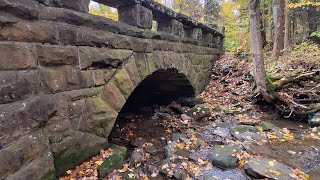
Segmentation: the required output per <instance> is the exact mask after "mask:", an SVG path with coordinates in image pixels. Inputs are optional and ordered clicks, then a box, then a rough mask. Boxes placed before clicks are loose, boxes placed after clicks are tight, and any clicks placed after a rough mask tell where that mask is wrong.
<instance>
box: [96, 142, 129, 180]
mask: <svg viewBox="0 0 320 180" xmlns="http://www.w3.org/2000/svg"><path fill="white" fill-rule="evenodd" d="M111 148H112V149H113V150H114V154H113V155H112V156H110V157H108V158H107V159H106V160H105V161H104V162H103V163H102V164H101V165H100V166H99V167H98V176H99V178H100V179H102V178H103V177H106V176H107V175H108V174H109V173H111V172H112V171H113V170H115V169H117V168H120V167H121V166H122V164H123V161H124V157H125V155H126V151H127V148H125V147H121V146H112V147H111Z"/></svg>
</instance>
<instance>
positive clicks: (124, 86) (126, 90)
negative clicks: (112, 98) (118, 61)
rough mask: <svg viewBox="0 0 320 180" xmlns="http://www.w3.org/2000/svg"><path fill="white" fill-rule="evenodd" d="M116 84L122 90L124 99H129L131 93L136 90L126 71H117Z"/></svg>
mask: <svg viewBox="0 0 320 180" xmlns="http://www.w3.org/2000/svg"><path fill="white" fill-rule="evenodd" d="M114 82H115V83H116V86H117V87H118V88H119V89H120V91H121V92H122V94H123V95H124V97H125V98H126V99H128V98H129V96H130V94H131V92H132V91H133V90H134V86H133V83H132V82H131V78H130V76H129V74H128V73H127V71H126V70H125V69H119V70H117V72H116V74H115V76H114Z"/></svg>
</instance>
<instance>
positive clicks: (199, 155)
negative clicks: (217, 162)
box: [189, 148, 212, 163]
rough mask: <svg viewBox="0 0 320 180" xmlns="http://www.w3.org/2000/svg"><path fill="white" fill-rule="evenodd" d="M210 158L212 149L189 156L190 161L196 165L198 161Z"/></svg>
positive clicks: (198, 151)
mask: <svg viewBox="0 0 320 180" xmlns="http://www.w3.org/2000/svg"><path fill="white" fill-rule="evenodd" d="M211 158H212V149H211V148H208V149H204V150H197V151H195V152H193V153H191V155H190V156H189V159H190V160H193V161H194V162H195V163H198V159H203V160H209V159H211Z"/></svg>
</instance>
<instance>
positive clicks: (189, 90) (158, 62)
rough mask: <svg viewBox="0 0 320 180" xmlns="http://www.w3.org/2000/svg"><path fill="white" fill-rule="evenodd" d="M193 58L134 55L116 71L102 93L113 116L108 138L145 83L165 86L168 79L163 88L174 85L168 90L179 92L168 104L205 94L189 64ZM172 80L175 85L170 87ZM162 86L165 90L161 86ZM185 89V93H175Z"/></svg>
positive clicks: (107, 130)
mask: <svg viewBox="0 0 320 180" xmlns="http://www.w3.org/2000/svg"><path fill="white" fill-rule="evenodd" d="M190 58H194V56H192V55H190V54H189V55H188V54H180V53H174V52H164V51H159V52H157V51H156V52H153V53H134V54H133V55H132V56H131V57H130V58H129V59H128V61H127V62H126V63H125V65H124V66H123V67H122V68H121V69H117V70H116V71H115V72H114V75H113V77H112V78H111V79H110V80H109V81H108V83H107V84H106V85H104V86H103V88H102V90H101V92H100V95H99V99H100V100H101V101H102V102H103V104H105V105H104V108H106V109H105V112H109V113H110V115H109V117H110V118H109V120H108V124H105V129H104V132H105V133H104V135H105V136H106V137H107V136H108V135H109V134H110V132H111V130H112V128H113V125H114V123H115V120H116V118H117V115H118V113H120V111H121V110H122V108H123V107H124V106H125V104H126V102H127V101H128V100H129V101H130V96H131V95H132V94H134V93H135V92H136V90H137V89H139V87H140V88H141V85H143V84H144V83H150V82H151V81H158V83H161V82H160V81H163V82H162V83H164V81H165V80H168V82H166V83H165V84H162V86H171V87H167V88H177V89H176V91H175V92H171V94H169V96H171V97H168V99H167V102H169V101H170V100H173V99H174V98H177V97H178V95H179V96H195V95H197V93H198V92H201V91H202V90H199V89H197V88H198V87H197V85H196V84H197V83H196V81H195V80H196V73H195V70H194V69H193V68H190V66H192V65H191V64H187V63H188V62H189V59H190ZM169 81H172V82H174V83H171V84H170V82H169ZM149 85H152V84H149ZM146 86H148V85H146ZM159 87H161V84H160V85H159V86H158V88H159ZM179 87H180V88H179ZM149 88H150V86H149ZM164 88H165V87H164ZM157 90H160V91H162V92H168V93H170V92H169V91H170V90H169V89H167V91H166V89H162V90H161V89H157ZM182 90H184V91H185V92H183V93H181V94H175V93H179V92H181V91H182ZM151 91H152V89H151ZM175 95H176V96H175ZM138 96H139V95H138ZM174 96H175V97H174ZM131 100H132V99H131ZM94 109H96V107H95V108H94ZM110 109H111V110H110ZM100 136H101V134H100Z"/></svg>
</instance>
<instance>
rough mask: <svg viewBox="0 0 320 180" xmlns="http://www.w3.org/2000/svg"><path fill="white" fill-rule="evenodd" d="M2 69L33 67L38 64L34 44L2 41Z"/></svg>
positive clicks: (0, 47)
mask: <svg viewBox="0 0 320 180" xmlns="http://www.w3.org/2000/svg"><path fill="white" fill-rule="evenodd" d="M0 57H1V59H0V70H19V69H32V68H35V67H36V66H37V60H36V58H35V55H34V51H33V47H32V44H27V43H0Z"/></svg>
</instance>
